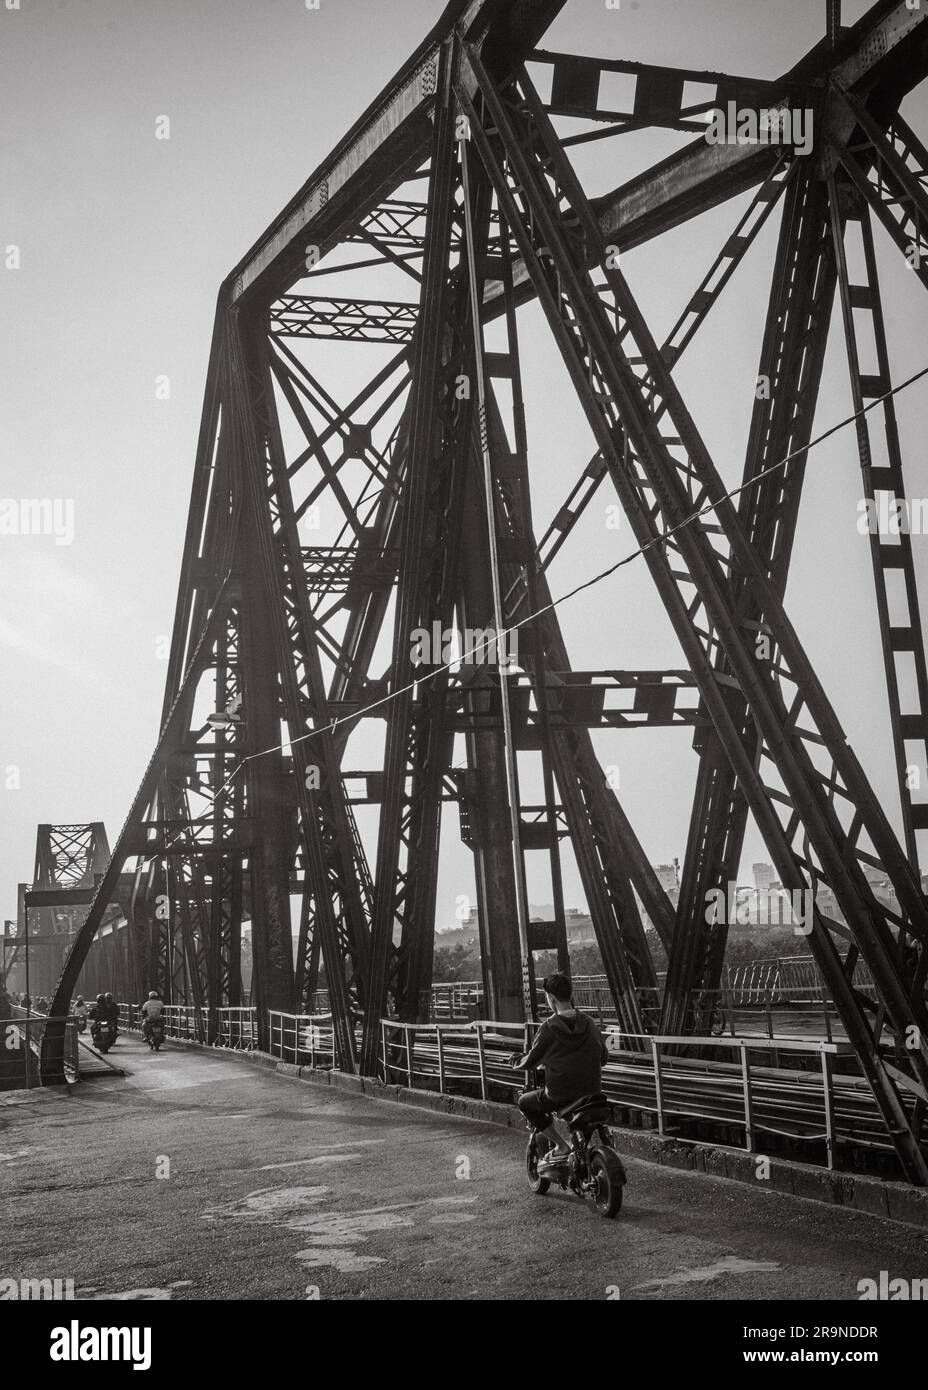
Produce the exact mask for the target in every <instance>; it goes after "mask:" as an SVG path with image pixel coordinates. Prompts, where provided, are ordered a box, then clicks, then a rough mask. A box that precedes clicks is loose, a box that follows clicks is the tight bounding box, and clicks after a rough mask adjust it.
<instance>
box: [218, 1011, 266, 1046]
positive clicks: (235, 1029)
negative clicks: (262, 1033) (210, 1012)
mask: <svg viewBox="0 0 928 1390" xmlns="http://www.w3.org/2000/svg"><path fill="white" fill-rule="evenodd" d="M213 1045H214V1047H228V1048H231V1049H232V1051H234V1052H254V1051H255V1050H256V1048H257V1046H258V1010H257V1009H256V1008H255V1006H254V1005H253V1004H252V1005H251V1006H244V1007H243V1006H239V1005H230V1006H227V1007H225V1008H222V1009H217V1010H216V1038H215V1042H214V1044H213Z"/></svg>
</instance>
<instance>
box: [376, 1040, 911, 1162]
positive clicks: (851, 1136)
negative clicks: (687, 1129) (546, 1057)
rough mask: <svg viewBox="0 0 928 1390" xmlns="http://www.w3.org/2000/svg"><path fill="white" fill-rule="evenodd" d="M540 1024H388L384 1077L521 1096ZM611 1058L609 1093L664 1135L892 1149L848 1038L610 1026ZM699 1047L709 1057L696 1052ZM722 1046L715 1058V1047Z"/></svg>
mask: <svg viewBox="0 0 928 1390" xmlns="http://www.w3.org/2000/svg"><path fill="white" fill-rule="evenodd" d="M537 1027H538V1025H536V1024H521V1023H498V1022H495V1021H490V1020H475V1021H474V1022H472V1023H470V1024H467V1025H458V1024H441V1023H404V1022H400V1021H398V1020H395V1019H382V1020H381V1073H380V1074H381V1079H382V1080H383V1081H385V1082H388V1083H396V1082H397V1081H399V1082H400V1084H403V1085H406V1086H408V1087H410V1088H411V1089H426V1090H427V1089H435V1088H436V1086H437V1087H438V1088H440V1089H441V1090H443V1091H453V1090H454V1089H461V1088H462V1087H463V1088H464V1089H471V1090H473V1091H479V1094H480V1096H481V1097H482V1098H484V1099H486V1098H488V1096H489V1095H490V1094H491V1093H495V1094H497V1095H498V1096H499V1097H500V1098H502V1099H506V1098H510V1099H512V1098H514V1097H515V1095H516V1094H517V1093H518V1092H520V1091H521V1090H523V1089H524V1088H525V1084H526V1079H527V1078H526V1076H525V1074H524V1073H517V1072H514V1071H513V1070H512V1067H511V1065H510V1063H511V1059H512V1057H513V1056H515V1055H517V1054H519V1053H521V1052H523V1051H524V1050H525V1049H526V1048H527V1047H528V1046H529V1044H530V1040H531V1036H532V1034H533V1032H534V1030H535V1029H536V1028H537ZM607 1039H608V1042H609V1046H610V1054H611V1055H610V1059H609V1061H608V1062H607V1063H606V1065H605V1066H604V1068H603V1090H604V1091H605V1093H606V1094H607V1095H608V1096H609V1097H610V1099H611V1100H613V1101H614V1102H615V1103H616V1104H617V1105H618V1106H620V1107H622V1108H623V1109H627V1110H630V1111H635V1112H638V1113H640V1114H643V1115H648V1116H650V1117H652V1118H653V1120H654V1122H655V1125H656V1128H657V1130H658V1132H659V1133H660V1134H661V1135H665V1134H667V1133H669V1132H672V1131H673V1130H674V1129H675V1128H679V1124H680V1122H681V1121H687V1120H689V1121H693V1120H695V1121H700V1120H702V1121H709V1122H714V1123H717V1124H721V1125H725V1126H728V1127H731V1128H732V1129H736V1130H740V1131H741V1132H742V1134H743V1136H744V1139H743V1147H744V1148H745V1149H746V1150H747V1151H748V1152H751V1153H753V1152H756V1150H757V1146H758V1138H759V1135H760V1134H761V1133H765V1134H768V1135H780V1136H787V1135H788V1136H790V1137H792V1138H793V1139H796V1140H800V1141H804V1142H806V1143H815V1144H818V1143H821V1144H822V1145H824V1147H825V1153H826V1159H825V1161H826V1164H827V1166H828V1167H829V1168H831V1167H833V1166H834V1162H835V1150H836V1146H837V1144H838V1142H847V1143H850V1142H854V1143H856V1144H858V1145H863V1146H872V1147H875V1148H880V1149H885V1150H891V1149H892V1143H891V1140H890V1138H889V1136H888V1134H887V1133H886V1131H885V1128H884V1127H883V1125H882V1120H881V1118H880V1115H879V1112H878V1110H877V1108H876V1105H875V1104H874V1101H873V1096H872V1093H871V1091H870V1088H869V1086H868V1085H867V1083H866V1081H865V1080H864V1079H863V1078H862V1077H857V1076H841V1075H836V1074H835V1072H834V1068H833V1062H834V1060H835V1058H836V1057H853V1056H854V1051H853V1048H852V1047H851V1046H850V1044H848V1043H840V1042H825V1041H816V1040H814V1039H803V1038H776V1039H772V1040H771V1039H768V1038H763V1037H758V1038H740V1037H734V1038H732V1037H687V1038H685V1039H683V1038H680V1037H677V1036H668V1035H653V1034H641V1035H638V1034H626V1033H622V1032H620V1031H619V1030H618V1029H616V1028H612V1029H607ZM694 1049H698V1052H699V1056H698V1057H694V1056H692V1055H689V1054H690V1053H691V1051H692V1050H694ZM712 1050H715V1052H716V1055H715V1056H708V1055H707V1053H709V1052H710V1051H712ZM780 1053H790V1054H792V1055H793V1056H794V1057H795V1058H798V1057H808V1058H809V1059H810V1060H816V1061H817V1063H818V1065H817V1066H816V1067H815V1068H814V1069H813V1070H800V1069H786V1068H783V1067H780V1066H778V1065H776V1061H778V1060H779V1054H780Z"/></svg>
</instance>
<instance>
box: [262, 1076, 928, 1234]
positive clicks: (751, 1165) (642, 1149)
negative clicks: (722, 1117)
mask: <svg viewBox="0 0 928 1390" xmlns="http://www.w3.org/2000/svg"><path fill="white" fill-rule="evenodd" d="M249 1060H254V1061H257V1060H258V1058H257V1057H256V1056H255V1054H254V1053H251V1054H249ZM267 1060H268V1061H270V1062H271V1063H273V1060H274V1059H273V1058H269V1059H267ZM261 1061H262V1063H263V1062H264V1061H265V1059H264V1058H261ZM276 1070H277V1071H278V1072H279V1073H280V1074H281V1075H284V1076H293V1077H295V1078H298V1079H299V1080H300V1081H306V1082H309V1083H310V1085H315V1086H328V1087H331V1088H333V1089H335V1090H338V1091H344V1092H350V1093H353V1094H355V1095H359V1094H360V1095H366V1096H370V1097H371V1098H372V1099H374V1100H389V1101H394V1102H395V1103H397V1104H399V1105H413V1106H416V1108H417V1109H420V1110H433V1111H436V1112H438V1113H439V1114H443V1115H454V1116H457V1117H458V1118H461V1119H470V1120H482V1121H483V1122H484V1124H495V1125H501V1126H503V1127H505V1128H508V1129H518V1130H523V1131H524V1127H525V1122H524V1120H523V1118H522V1115H521V1114H520V1112H519V1110H518V1109H517V1107H516V1106H514V1105H506V1104H505V1103H503V1102H501V1101H493V1100H474V1099H472V1098H471V1097H469V1096H450V1095H446V1094H445V1093H443V1092H441V1091H413V1090H410V1089H409V1088H408V1087H406V1086H387V1085H384V1083H383V1082H382V1081H377V1080H376V1079H375V1078H373V1077H369V1076H352V1075H349V1074H347V1073H345V1072H337V1071H313V1070H312V1069H311V1068H310V1067H298V1066H295V1065H293V1064H292V1063H290V1062H278V1063H277V1064H276ZM612 1132H613V1134H614V1135H615V1139H616V1147H617V1148H618V1149H619V1151H620V1152H621V1153H623V1154H626V1155H628V1156H629V1157H631V1158H637V1159H640V1160H642V1161H643V1162H645V1163H657V1164H660V1165H661V1166H662V1167H664V1168H679V1169H681V1170H683V1171H684V1172H696V1173H707V1174H708V1175H709V1176H710V1177H715V1178H727V1179H729V1181H731V1182H738V1183H743V1184H746V1185H748V1186H750V1187H754V1188H756V1187H767V1188H769V1189H770V1190H772V1191H774V1192H781V1193H785V1194H786V1195H788V1196H791V1197H800V1198H804V1199H806V1200H807V1201H812V1202H824V1203H825V1204H826V1205H828V1206H833V1207H845V1208H849V1209H851V1210H853V1211H860V1212H864V1213H865V1214H866V1215H868V1216H881V1217H883V1218H884V1219H885V1220H889V1221H899V1222H903V1223H905V1224H906V1225H909V1226H919V1227H921V1228H922V1229H923V1230H924V1229H928V1188H924V1187H909V1186H908V1185H906V1184H904V1183H897V1182H886V1181H884V1180H883V1179H882V1178H873V1177H867V1176H865V1175H863V1174H857V1173H837V1172H829V1171H828V1170H827V1169H825V1168H816V1167H813V1166H812V1165H811V1164H807V1163H796V1162H794V1161H793V1160H791V1159H783V1158H772V1157H767V1162H768V1163H769V1173H768V1176H767V1177H766V1178H763V1179H760V1178H758V1177H757V1176H756V1173H757V1165H758V1161H759V1160H760V1158H761V1155H760V1154H749V1153H746V1152H745V1151H744V1150H742V1149H726V1148H719V1147H718V1146H716V1145H712V1144H704V1143H698V1142H696V1141H693V1140H688V1139H687V1140H683V1139H671V1138H662V1137H661V1136H660V1135H659V1134H655V1133H654V1132H653V1131H649V1130H638V1129H621V1128H619V1127H618V1126H613V1127H612Z"/></svg>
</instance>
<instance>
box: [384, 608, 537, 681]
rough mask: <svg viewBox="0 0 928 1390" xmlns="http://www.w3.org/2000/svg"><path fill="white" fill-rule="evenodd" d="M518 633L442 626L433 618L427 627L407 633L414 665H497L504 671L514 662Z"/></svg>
mask: <svg viewBox="0 0 928 1390" xmlns="http://www.w3.org/2000/svg"><path fill="white" fill-rule="evenodd" d="M517 638H518V632H517V631H516V630H507V629H505V628H504V629H502V630H501V631H500V632H497V630H496V628H495V627H465V628H463V629H462V630H460V631H459V630H458V629H457V628H455V627H442V625H441V623H440V621H439V620H438V619H437V618H436V620H435V622H433V623H432V626H431V628H427V627H417V628H414V629H413V631H412V632H411V633H410V640H411V647H410V656H411V660H412V663H413V665H414V666H454V665H457V664H458V663H463V662H466V663H467V664H468V665H475V666H500V667H502V668H503V669H504V670H505V669H506V668H508V667H509V666H514V665H516V663H517V661H518V641H517Z"/></svg>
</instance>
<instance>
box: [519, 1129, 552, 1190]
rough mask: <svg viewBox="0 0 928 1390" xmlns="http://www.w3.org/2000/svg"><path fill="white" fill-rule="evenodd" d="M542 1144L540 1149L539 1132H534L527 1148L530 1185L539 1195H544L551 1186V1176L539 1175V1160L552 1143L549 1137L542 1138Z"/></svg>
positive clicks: (526, 1155)
mask: <svg viewBox="0 0 928 1390" xmlns="http://www.w3.org/2000/svg"><path fill="white" fill-rule="evenodd" d="M540 1144H541V1148H540V1150H539V1136H538V1135H537V1134H532V1135H531V1136H530V1137H529V1141H528V1145H527V1146H526V1149H525V1171H526V1173H527V1174H528V1185H529V1187H530V1188H531V1189H532V1191H533V1192H534V1193H535V1194H536V1195H537V1196H539V1197H543V1196H544V1194H545V1193H546V1192H547V1190H548V1188H549V1187H550V1186H551V1181H550V1179H549V1178H540V1177H539V1176H538V1160H539V1158H540V1157H541V1156H542V1154H546V1153H547V1152H548V1150H549V1148H550V1147H551V1145H550V1143H549V1142H548V1140H547V1139H541V1140H540Z"/></svg>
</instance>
